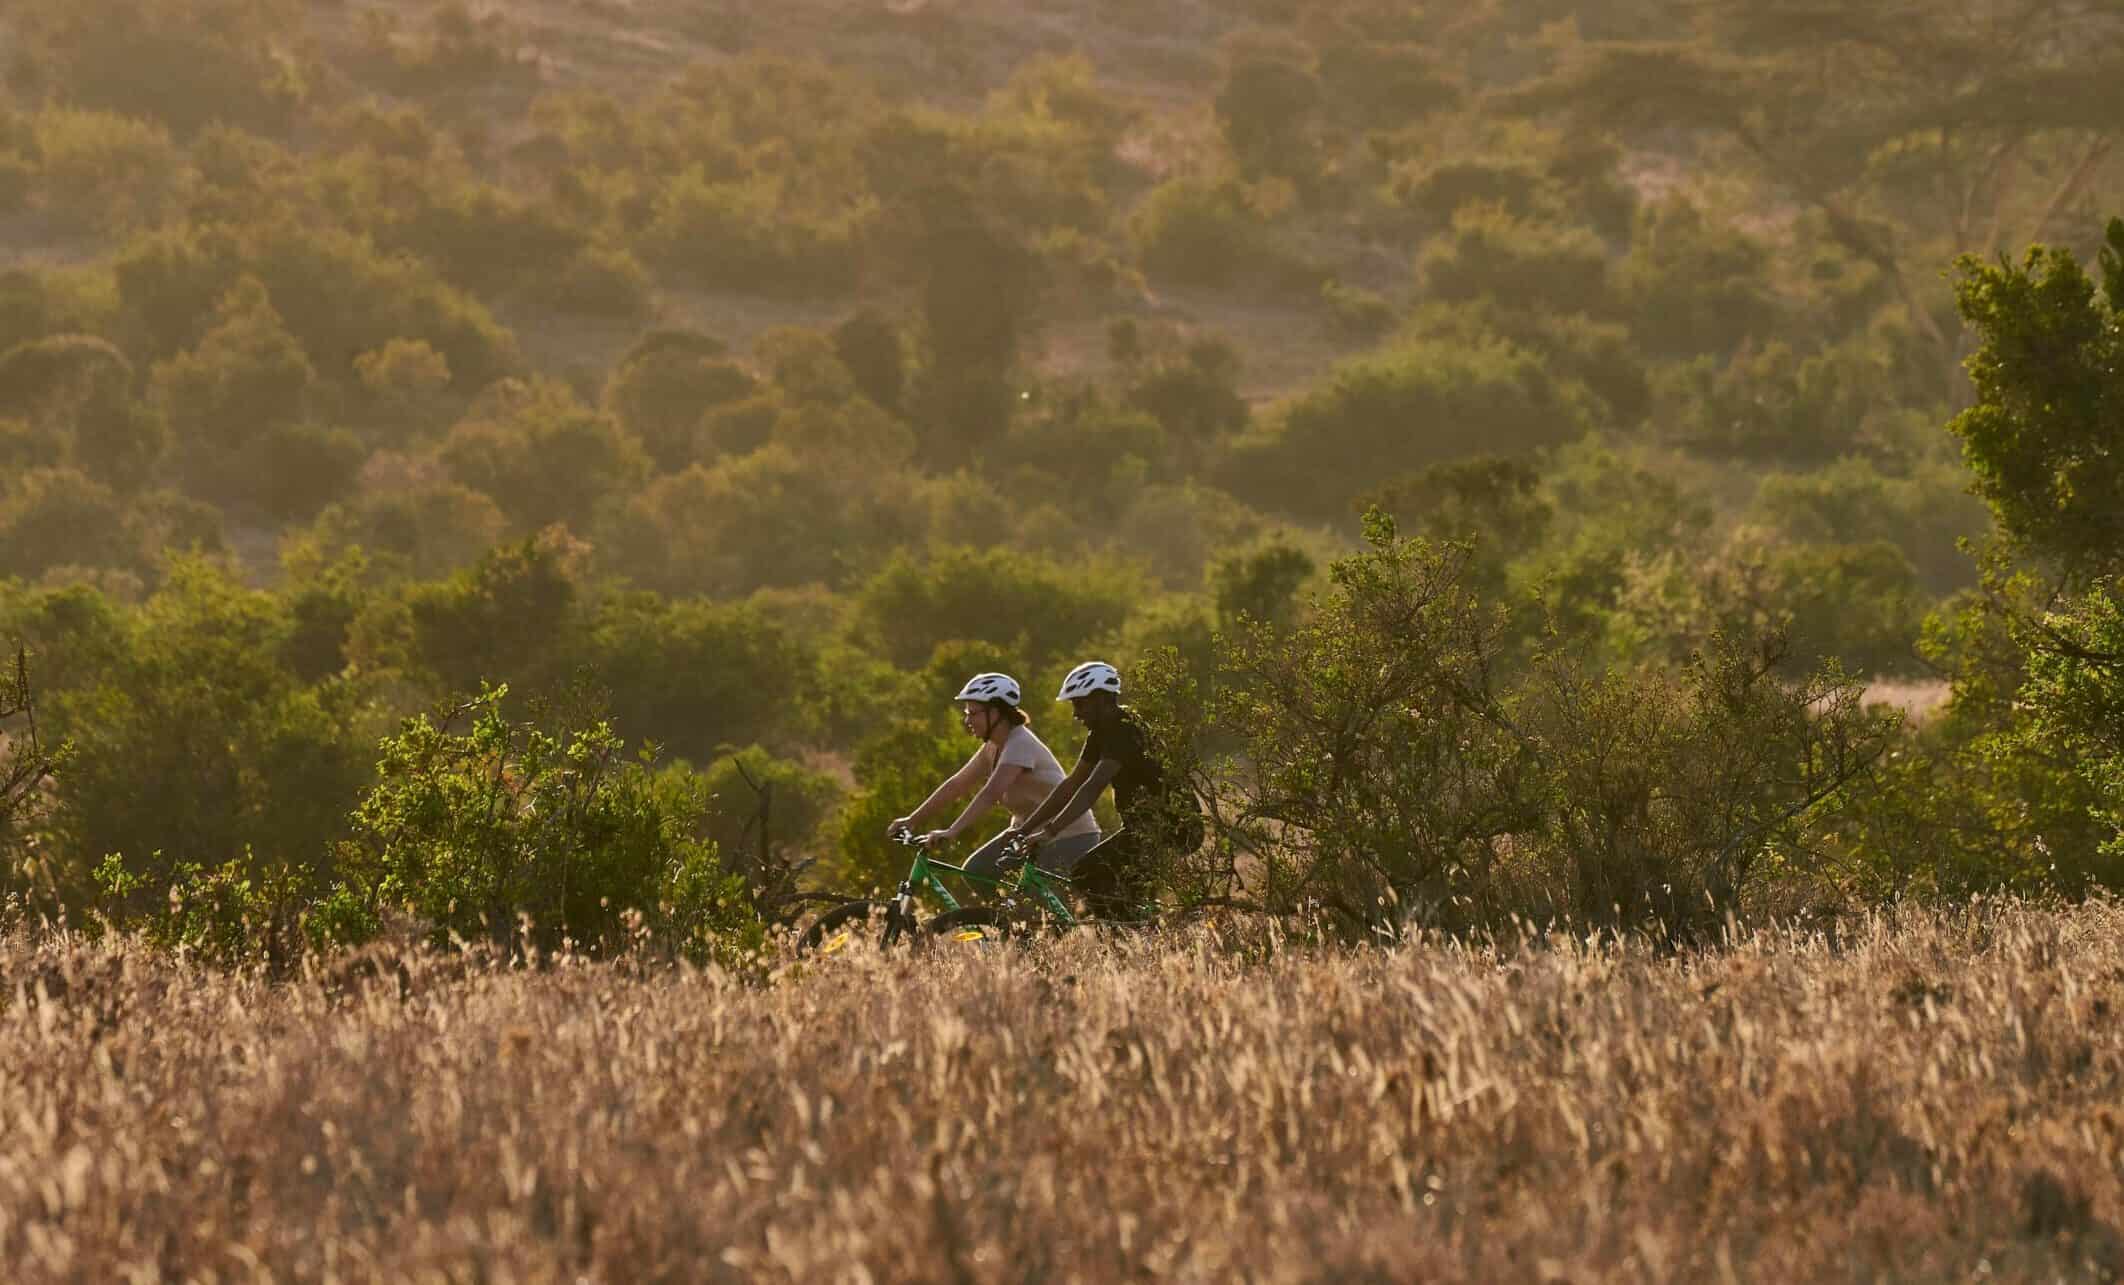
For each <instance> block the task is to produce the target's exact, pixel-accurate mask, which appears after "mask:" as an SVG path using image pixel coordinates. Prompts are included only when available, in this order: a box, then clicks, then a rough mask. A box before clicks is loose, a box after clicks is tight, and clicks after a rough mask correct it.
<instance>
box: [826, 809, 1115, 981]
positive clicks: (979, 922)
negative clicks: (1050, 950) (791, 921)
mask: <svg viewBox="0 0 2124 1285" xmlns="http://www.w3.org/2000/svg"><path fill="white" fill-rule="evenodd" d="M893 841H894V842H896V843H899V844H901V845H902V846H904V847H909V848H913V849H914V865H913V866H912V867H911V868H910V869H909V870H908V872H907V877H906V878H905V879H902V880H901V881H900V888H899V891H897V892H895V893H894V894H893V895H892V896H891V897H889V898H884V899H876V898H870V899H863V900H857V901H850V902H845V903H843V904H841V905H838V906H835V907H834V908H833V909H831V910H829V911H827V912H826V913H825V914H823V915H820V916H819V917H818V919H817V920H815V921H813V923H812V925H811V927H809V928H807V929H805V930H804V935H803V936H802V937H801V938H799V939H798V941H797V952H798V953H799V954H803V955H831V954H834V953H836V952H838V951H841V950H844V949H846V948H847V946H848V945H849V943H851V942H853V941H854V940H856V939H857V937H859V936H860V935H861V934H862V933H863V932H865V931H866V930H867V929H868V928H870V927H871V926H872V925H873V924H876V925H877V926H878V932H879V937H878V944H879V945H880V946H891V945H894V944H895V943H897V942H899V941H901V940H902V939H903V938H904V939H906V940H908V941H910V942H912V943H914V944H915V945H917V946H921V945H925V944H927V943H928V942H932V941H951V942H984V941H1000V940H1003V939H1005V938H1008V937H1010V936H1012V935H1014V934H1016V933H1018V932H1020V931H1023V929H1024V928H1025V927H1026V926H1027V924H1028V922H1029V921H1034V920H1045V921H1046V922H1048V923H1050V924H1052V925H1053V926H1055V927H1056V928H1058V929H1060V928H1068V927H1072V926H1074V925H1075V924H1076V922H1077V917H1076V915H1075V914H1073V913H1072V912H1071V911H1070V908H1069V902H1068V900H1067V899H1066V898H1065V897H1064V895H1063V893H1064V891H1065V890H1066V889H1067V887H1068V885H1069V879H1068V878H1067V877H1066V876H1064V875H1057V874H1050V873H1048V872H1047V871H1045V870H1042V869H1040V867H1039V866H1038V865H1037V864H1035V863H1034V862H1033V861H1031V860H1030V859H1029V856H1030V854H1029V853H1027V852H1026V851H1025V850H1024V848H1023V847H1022V846H1021V845H1019V844H1018V843H1016V842H1013V843H1011V844H1010V845H1008V846H1007V847H1005V849H1004V853H1003V860H1002V862H1001V870H1002V873H1001V874H1000V875H999V876H998V877H995V878H990V877H988V876H985V875H978V874H974V873H972V872H971V871H969V870H967V869H966V867H964V866H955V865H953V864H951V863H950V862H948V861H940V860H938V859H936V858H935V857H932V856H931V855H930V854H929V849H928V848H927V847H925V846H923V844H922V842H921V840H920V839H919V838H917V837H916V836H915V835H914V834H912V833H910V832H908V831H905V830H902V831H900V832H899V833H897V834H895V835H893ZM946 874H955V875H958V876H959V877H960V878H962V879H964V880H966V881H967V882H968V883H969V884H972V885H974V886H975V887H976V888H987V889H989V890H991V891H992V892H993V893H994V895H995V897H996V900H995V901H994V902H993V903H991V904H986V905H979V904H966V903H962V902H961V901H960V900H959V899H958V898H957V897H954V896H952V894H951V889H950V888H947V887H945V885H944V880H943V876H944V875H946ZM925 892H926V893H928V894H929V895H930V896H932V897H934V898H935V899H936V900H937V901H939V902H942V903H943V905H944V910H943V912H942V913H940V914H938V915H936V916H935V917H933V918H931V919H929V920H927V921H926V922H920V921H917V919H916V917H915V910H916V902H915V898H916V897H917V896H918V895H919V894H922V893H925Z"/></svg>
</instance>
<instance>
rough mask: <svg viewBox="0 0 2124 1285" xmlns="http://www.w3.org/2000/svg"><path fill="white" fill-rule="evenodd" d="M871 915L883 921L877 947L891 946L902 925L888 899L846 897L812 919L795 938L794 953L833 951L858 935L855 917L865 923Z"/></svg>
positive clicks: (812, 953) (831, 952)
mask: <svg viewBox="0 0 2124 1285" xmlns="http://www.w3.org/2000/svg"><path fill="white" fill-rule="evenodd" d="M872 918H877V919H880V920H882V921H883V927H882V928H881V929H880V930H879V936H878V945H879V947H880V948H883V947H887V946H891V945H892V944H893V943H895V942H897V941H898V940H899V939H900V936H901V933H902V930H903V929H904V928H905V925H904V924H902V923H901V922H900V917H899V916H898V915H896V914H894V913H893V909H892V903H891V902H890V901H848V902H843V903H842V904H840V905H838V906H835V907H834V908H833V909H831V910H829V911H827V912H826V913H825V914H823V915H820V916H819V917H818V918H817V919H815V920H813V921H812V924H811V927H809V928H806V929H805V930H804V935H803V936H802V937H799V938H798V939H797V954H799V955H803V956H821V955H832V954H837V953H839V952H840V951H841V950H843V949H845V948H846V947H847V946H848V945H849V943H850V942H852V941H854V940H855V938H856V937H857V936H858V935H859V932H858V930H857V928H856V927H854V926H853V925H855V922H856V921H857V920H862V921H864V923H866V924H867V923H868V921H869V920H871V919H872Z"/></svg>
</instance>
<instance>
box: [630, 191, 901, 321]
mask: <svg viewBox="0 0 2124 1285" xmlns="http://www.w3.org/2000/svg"><path fill="white" fill-rule="evenodd" d="M859 217H860V216H859V215H848V216H843V217H841V218H839V219H836V220H830V221H829V220H828V219H826V218H825V217H823V216H820V215H811V214H806V213H803V212H801V211H792V210H790V209H788V208H786V207H785V204H784V201H783V194H782V187H781V184H780V183H779V182H778V181H777V180H776V179H775V178H774V177H773V176H771V175H754V176H752V177H750V178H747V179H743V180H731V181H723V180H717V179H713V178H710V177H709V175H708V173H707V171H706V170H705V169H703V168H702V167H700V166H697V165H696V166H693V167H691V168H689V169H687V170H685V171H684V172H682V173H681V174H679V175H678V176H677V177H676V178H674V179H672V180H671V181H670V182H669V183H668V184H666V185H665V186H664V188H663V190H662V192H661V193H660V194H659V195H658V197H657V200H656V207H655V213H654V214H653V215H652V217H651V219H650V222H649V226H648V227H647V228H646V229H645V230H644V232H643V235H642V243H641V248H642V252H643V254H644V255H645V256H647V257H648V258H649V259H650V260H651V261H653V262H655V263H657V264H659V265H661V266H662V267H664V268H665V269H666V270H668V271H671V272H674V273H677V274H678V275H680V276H681V277H683V278H684V279H686V280H688V281H690V282H692V283H693V284H695V285H698V286H701V287H704V288H708V289H723V290H754V291H760V292H763V293H773V294H813V293H839V292H841V291H844V290H846V289H848V288H849V287H850V286H852V285H853V284H854V281H855V273H856V267H857V263H858V258H857V254H856V233H857V229H858V226H859V223H858V219H859Z"/></svg>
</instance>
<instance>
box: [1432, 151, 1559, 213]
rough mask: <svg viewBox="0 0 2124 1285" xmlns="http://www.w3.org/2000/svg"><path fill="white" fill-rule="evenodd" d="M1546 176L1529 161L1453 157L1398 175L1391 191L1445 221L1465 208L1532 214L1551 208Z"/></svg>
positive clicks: (1515, 158) (1525, 159)
mask: <svg viewBox="0 0 2124 1285" xmlns="http://www.w3.org/2000/svg"><path fill="white" fill-rule="evenodd" d="M1548 189H1549V180H1548V178H1547V176H1546V175H1544V174H1543V173H1542V171H1541V168H1540V167H1539V166H1538V165H1536V164H1535V163H1534V162H1533V161H1532V160H1530V159H1527V158H1523V157H1510V158H1503V159H1490V158H1472V159H1470V158H1459V157H1456V158H1453V159H1449V160H1444V161H1440V162H1438V163H1436V164H1434V165H1431V166H1429V167H1428V168H1425V169H1422V170H1409V171H1406V172H1402V173H1399V174H1397V175H1396V177H1395V180H1394V193H1395V195H1396V196H1397V197H1398V198H1399V199H1400V200H1401V202H1402V204H1404V205H1406V206H1408V207H1409V208H1410V209H1412V210H1415V211H1416V212H1417V213H1419V214H1421V215H1422V216H1423V217H1424V218H1425V219H1426V220H1427V221H1429V222H1431V223H1433V224H1437V225H1441V226H1443V225H1448V224H1450V223H1451V222H1452V220H1453V216H1454V215H1455V214H1458V213H1459V212H1460V211H1461V210H1462V209H1464V208H1467V207H1471V206H1473V207H1488V208H1491V209H1502V210H1504V211H1506V212H1507V213H1509V214H1512V215H1515V216H1518V217H1523V218H1532V217H1540V216H1544V215H1548V214H1551V213H1553V210H1552V208H1551V207H1550V203H1549V200H1548V194H1549V193H1548Z"/></svg>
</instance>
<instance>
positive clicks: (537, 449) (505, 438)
mask: <svg viewBox="0 0 2124 1285" xmlns="http://www.w3.org/2000/svg"><path fill="white" fill-rule="evenodd" d="M441 458H442V461H443V464H444V466H445V467H446V468H448V469H449V471H450V476H451V478H452V480H454V481H456V482H458V483H460V484H461V485H464V486H468V487H471V488H472V489H473V490H475V491H483V492H485V493H486V494H487V495H489V496H491V497H492V498H493V499H494V502H495V503H497V504H499V505H500V506H501V507H502V511H503V512H504V513H507V514H508V515H509V518H510V520H511V521H512V522H513V523H514V524H515V525H516V528H517V529H518V530H519V531H525V532H530V531H538V530H540V529H542V528H544V527H547V526H549V525H552V524H554V523H565V524H566V525H568V526H569V527H570V528H572V529H574V530H577V531H587V530H589V529H590V525H591V517H592V515H593V514H594V513H595V512H596V511H597V510H598V508H599V507H600V506H601V505H602V504H603V503H604V502H605V501H606V500H607V499H608V498H612V497H616V496H618V495H621V494H624V493H626V492H628V491H631V490H632V489H633V488H634V486H635V485H636V484H638V483H639V482H641V481H642V479H643V478H645V477H647V476H648V474H649V458H648V456H647V454H646V453H645V452H644V451H643V450H642V447H641V443H640V442H638V441H636V440H635V438H634V436H633V435H632V434H631V433H629V432H627V430H626V429H624V428H622V427H621V426H620V425H619V424H618V423H616V422H615V421H614V420H613V419H612V417H611V416H609V415H605V414H602V413H600V412H598V411H594V410H592V409H590V408H589V407H587V406H584V405H583V404H582V403H581V402H579V401H577V400H576V399H575V394H574V393H573V392H572V391H570V390H569V388H568V387H567V386H566V385H565V384H561V383H559V382H557V381H554V380H549V379H540V380H535V381H533V382H531V383H528V384H519V383H513V382H512V383H511V384H509V385H506V386H503V387H500V388H496V389H492V390H489V392H488V393H487V394H486V395H484V396H483V397H482V399H481V403H480V404H479V405H477V406H475V407H474V408H473V410H472V413H471V414H470V415H469V416H468V417H467V418H466V419H464V420H463V421H461V422H460V423H458V424H457V426H456V427H454V428H452V429H451V430H450V434H449V436H448V438H447V439H445V440H444V442H443V445H442V451H441Z"/></svg>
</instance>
